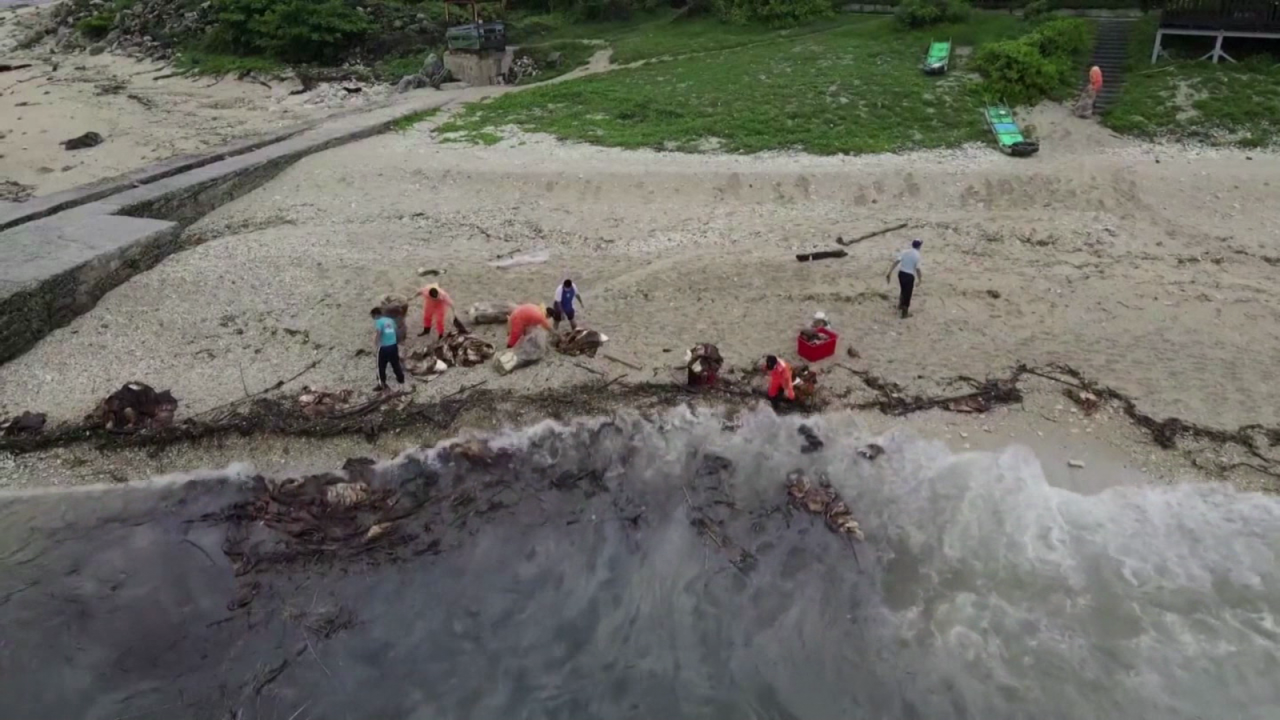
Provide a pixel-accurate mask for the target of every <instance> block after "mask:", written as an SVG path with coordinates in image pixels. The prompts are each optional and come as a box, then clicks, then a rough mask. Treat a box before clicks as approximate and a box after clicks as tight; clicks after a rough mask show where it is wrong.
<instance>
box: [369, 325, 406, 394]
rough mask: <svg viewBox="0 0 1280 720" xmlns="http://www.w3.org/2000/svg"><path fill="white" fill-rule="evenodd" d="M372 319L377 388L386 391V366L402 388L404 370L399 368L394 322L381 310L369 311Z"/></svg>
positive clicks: (398, 350) (398, 349) (398, 351)
mask: <svg viewBox="0 0 1280 720" xmlns="http://www.w3.org/2000/svg"><path fill="white" fill-rule="evenodd" d="M369 315H371V316H372V317H373V344H374V346H375V347H377V348H378V387H377V388H376V390H377V391H378V392H382V391H383V390H386V389H387V366H388V365H390V366H391V369H392V370H394V371H395V373H396V382H397V383H398V384H399V385H400V387H401V388H402V389H403V388H404V368H402V367H400V343H399V341H398V339H397V338H396V321H395V320H392V319H391V318H389V317H387V316H386V315H383V314H382V308H374V309H372V310H370V311H369Z"/></svg>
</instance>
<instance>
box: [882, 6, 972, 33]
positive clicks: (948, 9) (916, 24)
mask: <svg viewBox="0 0 1280 720" xmlns="http://www.w3.org/2000/svg"><path fill="white" fill-rule="evenodd" d="M893 16H894V18H896V19H897V21H898V24H900V25H902V26H903V27H907V28H922V27H927V26H929V25H938V24H940V23H954V22H964V21H965V20H966V19H968V17H969V3H968V2H966V1H965V0H902V2H901V3H900V4H899V5H898V7H897V9H896V10H894V11H893Z"/></svg>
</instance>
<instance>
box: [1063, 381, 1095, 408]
mask: <svg viewBox="0 0 1280 720" xmlns="http://www.w3.org/2000/svg"><path fill="white" fill-rule="evenodd" d="M1062 394H1063V395H1066V396H1067V398H1069V399H1070V400H1071V402H1073V403H1075V404H1076V405H1079V406H1080V409H1081V410H1083V411H1084V414H1085V415H1092V414H1094V413H1095V412H1097V411H1098V408H1099V407H1101V406H1102V399H1101V398H1099V397H1098V396H1097V395H1095V394H1093V393H1091V392H1089V391H1088V390H1080V389H1077V388H1070V387H1067V388H1062Z"/></svg>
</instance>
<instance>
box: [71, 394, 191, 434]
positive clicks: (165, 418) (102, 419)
mask: <svg viewBox="0 0 1280 720" xmlns="http://www.w3.org/2000/svg"><path fill="white" fill-rule="evenodd" d="M177 409H178V401H177V399H175V398H174V397H173V394H172V393H170V392H169V391H168V390H164V391H161V392H156V390H155V389H154V388H152V387H151V386H150V385H148V384H146V383H142V382H130V383H125V384H124V385H123V386H122V387H121V388H120V389H119V390H116V391H115V392H113V393H111V394H110V395H108V396H107V397H105V398H103V400H102V402H100V403H98V407H96V408H94V410H93V412H91V413H89V415H88V416H86V417H85V423H86V424H87V425H89V426H90V427H101V428H104V429H106V430H109V431H119V430H125V431H133V430H150V429H155V428H163V427H168V426H170V425H172V424H173V413H174V411H176V410H177Z"/></svg>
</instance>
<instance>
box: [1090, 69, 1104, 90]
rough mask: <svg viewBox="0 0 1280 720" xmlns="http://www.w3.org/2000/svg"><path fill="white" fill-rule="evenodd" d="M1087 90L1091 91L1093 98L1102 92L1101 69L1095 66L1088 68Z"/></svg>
mask: <svg viewBox="0 0 1280 720" xmlns="http://www.w3.org/2000/svg"><path fill="white" fill-rule="evenodd" d="M1089 89H1091V90H1093V94H1094V97H1097V95H1098V93H1100V92H1102V68H1100V67H1098V66H1097V65H1094V66H1093V67H1091V68H1089Z"/></svg>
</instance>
